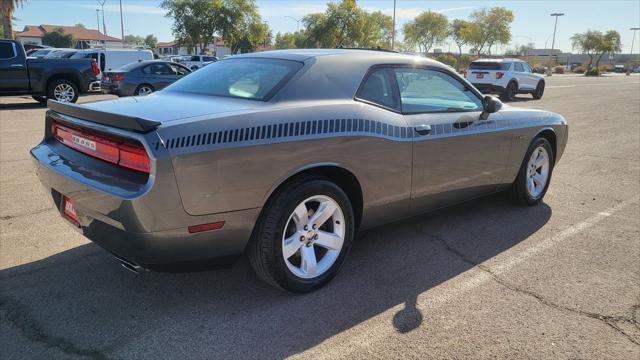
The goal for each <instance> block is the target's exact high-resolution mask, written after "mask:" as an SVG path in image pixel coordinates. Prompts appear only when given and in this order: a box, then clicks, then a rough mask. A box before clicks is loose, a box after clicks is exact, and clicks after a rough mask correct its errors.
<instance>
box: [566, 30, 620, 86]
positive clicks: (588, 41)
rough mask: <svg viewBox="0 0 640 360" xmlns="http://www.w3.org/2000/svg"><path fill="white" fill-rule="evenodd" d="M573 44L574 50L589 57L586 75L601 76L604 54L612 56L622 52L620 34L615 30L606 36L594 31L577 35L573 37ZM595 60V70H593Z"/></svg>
mask: <svg viewBox="0 0 640 360" xmlns="http://www.w3.org/2000/svg"><path fill="white" fill-rule="evenodd" d="M571 44H572V45H573V47H574V49H577V50H578V51H580V52H582V53H583V54H586V55H588V56H589V63H588V64H587V71H585V75H599V74H600V70H599V66H600V60H601V59H602V57H603V56H604V54H610V55H611V54H615V53H617V52H620V51H621V50H622V44H621V42H620V33H618V32H617V31H615V30H609V31H607V32H606V33H605V34H603V33H602V32H600V31H593V30H588V31H587V32H584V33H577V34H575V35H573V36H572V37H571ZM594 59H595V68H592V65H594Z"/></svg>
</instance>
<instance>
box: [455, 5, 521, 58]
mask: <svg viewBox="0 0 640 360" xmlns="http://www.w3.org/2000/svg"><path fill="white" fill-rule="evenodd" d="M470 18H471V23H470V24H469V25H468V26H466V27H464V28H463V30H462V36H463V38H465V39H466V40H467V44H468V45H471V46H472V48H473V49H475V52H477V54H478V55H480V54H482V51H483V50H485V47H486V50H487V53H488V54H491V47H492V46H493V45H496V44H508V43H509V42H510V41H511V23H512V22H513V19H514V16H513V12H512V11H511V10H508V9H506V8H504V7H500V6H498V7H493V8H491V9H489V10H487V9H486V8H485V9H482V10H476V11H474V12H472V13H471V16H470Z"/></svg>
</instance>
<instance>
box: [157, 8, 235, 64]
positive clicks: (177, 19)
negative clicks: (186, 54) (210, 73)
mask: <svg viewBox="0 0 640 360" xmlns="http://www.w3.org/2000/svg"><path fill="white" fill-rule="evenodd" d="M160 7H162V8H163V9H165V10H167V14H166V16H167V17H171V18H173V27H172V31H173V34H174V35H175V37H176V39H177V40H178V42H179V43H180V44H181V45H184V46H186V47H187V48H189V49H191V48H193V47H196V46H198V47H200V52H203V51H204V49H206V47H207V45H208V44H209V43H210V42H211V41H212V40H213V38H214V36H215V34H216V32H219V31H220V30H221V29H222V22H223V21H224V19H223V18H222V9H223V7H224V4H223V1H222V0H188V1H187V0H164V1H162V3H160Z"/></svg>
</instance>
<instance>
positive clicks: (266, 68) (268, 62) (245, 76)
mask: <svg viewBox="0 0 640 360" xmlns="http://www.w3.org/2000/svg"><path fill="white" fill-rule="evenodd" d="M301 67H302V63H299V62H297V61H290V60H281V59H258V58H244V59H229V60H223V61H217V62H214V63H212V64H211V65H208V66H205V67H203V68H202V69H200V70H198V71H196V72H194V73H192V74H190V75H189V76H186V77H184V78H182V79H181V80H178V81H176V82H175V83H173V84H172V85H171V86H169V87H167V90H168V91H181V92H189V93H196V94H203V95H213V96H226V97H235V98H244V99H253V100H262V101H266V100H268V99H269V98H270V97H271V96H273V95H274V94H275V92H276V91H277V90H278V89H279V88H280V87H281V86H282V85H284V84H285V83H286V82H287V80H289V79H290V78H291V76H293V74H295V73H296V71H298V70H299V69H300V68H301Z"/></svg>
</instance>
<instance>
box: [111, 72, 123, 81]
mask: <svg viewBox="0 0 640 360" xmlns="http://www.w3.org/2000/svg"><path fill="white" fill-rule="evenodd" d="M121 80H124V74H112V75H111V81H121Z"/></svg>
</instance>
